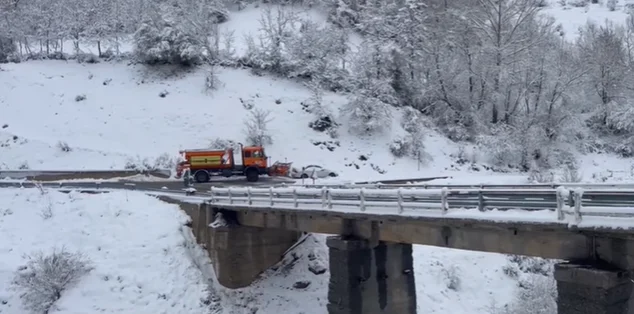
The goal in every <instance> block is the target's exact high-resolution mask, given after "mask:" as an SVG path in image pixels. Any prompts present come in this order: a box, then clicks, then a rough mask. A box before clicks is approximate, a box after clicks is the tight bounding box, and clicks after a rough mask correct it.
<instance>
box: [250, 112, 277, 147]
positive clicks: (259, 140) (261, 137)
mask: <svg viewBox="0 0 634 314" xmlns="http://www.w3.org/2000/svg"><path fill="white" fill-rule="evenodd" d="M249 114H250V116H249V117H248V118H247V119H246V120H245V121H244V133H245V135H246V137H247V138H246V140H247V142H248V143H249V144H250V145H257V146H265V145H270V144H273V137H272V136H271V134H270V131H269V129H268V124H269V123H270V122H271V121H273V118H271V117H269V116H270V115H271V112H270V111H265V110H262V109H259V108H255V109H253V110H251V111H249Z"/></svg>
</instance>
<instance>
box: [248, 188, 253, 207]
mask: <svg viewBox="0 0 634 314" xmlns="http://www.w3.org/2000/svg"><path fill="white" fill-rule="evenodd" d="M247 201H249V205H253V200H251V187H250V186H248V187H247Z"/></svg>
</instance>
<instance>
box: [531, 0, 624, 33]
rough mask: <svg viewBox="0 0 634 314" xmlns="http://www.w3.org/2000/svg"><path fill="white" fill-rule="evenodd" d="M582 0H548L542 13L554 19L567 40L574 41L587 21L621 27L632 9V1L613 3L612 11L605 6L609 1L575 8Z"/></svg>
mask: <svg viewBox="0 0 634 314" xmlns="http://www.w3.org/2000/svg"><path fill="white" fill-rule="evenodd" d="M582 2H584V1H582V0H570V1H561V0H548V6H547V7H546V8H544V10H543V11H542V12H544V13H545V14H547V15H549V16H552V17H554V18H555V21H556V22H557V23H561V26H562V30H563V32H564V36H565V38H566V39H567V40H570V41H574V40H575V39H576V38H577V37H578V36H579V27H581V26H583V25H585V24H586V23H587V22H588V21H592V22H595V23H597V24H600V25H601V24H604V23H605V22H606V21H607V22H611V23H614V24H615V25H623V24H624V23H625V21H626V20H627V16H628V12H629V10H630V9H631V8H632V7H633V5H634V1H632V0H619V1H615V2H616V5H615V7H614V10H611V8H610V6H608V5H607V3H608V2H610V1H606V0H604V1H598V3H591V1H585V2H586V5H585V6H575V5H573V4H574V3H582Z"/></svg>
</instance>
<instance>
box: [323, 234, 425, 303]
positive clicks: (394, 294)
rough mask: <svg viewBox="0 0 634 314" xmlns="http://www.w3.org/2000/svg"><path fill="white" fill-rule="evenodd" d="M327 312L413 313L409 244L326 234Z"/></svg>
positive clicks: (412, 282) (413, 289)
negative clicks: (373, 243)
mask: <svg viewBox="0 0 634 314" xmlns="http://www.w3.org/2000/svg"><path fill="white" fill-rule="evenodd" d="M326 243H327V245H328V249H329V252H330V284H329V289H328V314H388V313H390V314H392V313H399V314H416V286H415V283H414V265H413V258H412V245H411V244H401V243H390V242H382V241H380V242H378V245H376V244H375V245H372V244H371V243H370V241H368V240H361V239H356V238H353V237H346V236H343V237H342V236H332V237H328V239H327V241H326Z"/></svg>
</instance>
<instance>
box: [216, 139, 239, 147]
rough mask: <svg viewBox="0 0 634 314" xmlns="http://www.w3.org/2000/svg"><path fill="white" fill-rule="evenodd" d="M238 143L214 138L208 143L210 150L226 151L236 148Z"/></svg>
mask: <svg viewBox="0 0 634 314" xmlns="http://www.w3.org/2000/svg"><path fill="white" fill-rule="evenodd" d="M237 147H238V143H236V142H235V141H232V140H226V139H223V138H215V139H212V140H211V141H209V148H210V149H227V148H234V149H235V148H237Z"/></svg>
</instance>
